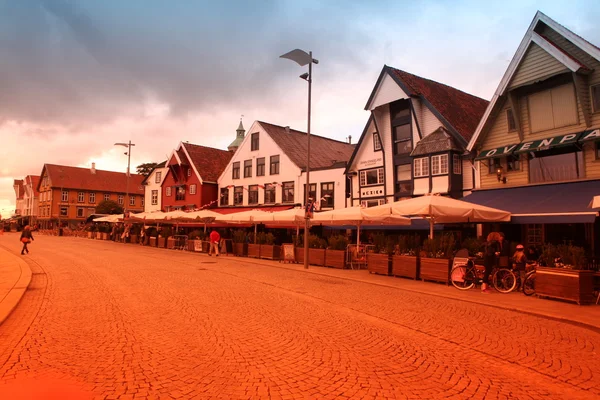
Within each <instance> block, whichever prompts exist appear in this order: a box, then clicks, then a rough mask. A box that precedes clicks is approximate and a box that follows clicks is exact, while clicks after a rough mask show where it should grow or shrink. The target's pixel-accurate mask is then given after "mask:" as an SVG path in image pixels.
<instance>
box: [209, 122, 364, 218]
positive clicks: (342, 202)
mask: <svg viewBox="0 0 600 400" xmlns="http://www.w3.org/2000/svg"><path fill="white" fill-rule="evenodd" d="M248 132H249V133H248V134H247V135H246V136H245V137H244V140H243V141H242V142H241V144H240V145H239V147H238V148H237V150H236V152H235V154H234V156H233V158H232V159H231V161H230V162H229V164H228V165H227V167H226V168H225V169H224V171H223V173H222V174H221V176H220V177H219V206H220V207H237V208H241V207H252V208H255V207H265V206H266V207H273V206H276V207H281V208H291V207H294V206H299V205H303V204H304V198H305V183H306V175H305V174H306V165H307V160H306V154H307V137H306V133H305V132H301V131H297V130H294V129H290V128H289V127H283V126H278V125H274V124H269V123H266V122H262V121H255V122H254V123H253V124H252V126H251V128H250V129H249V130H248ZM310 140H311V153H310V155H311V157H310V176H309V177H310V187H309V197H310V198H312V199H313V201H314V202H315V204H316V208H317V209H320V210H331V209H337V208H344V207H346V206H347V204H346V177H345V175H344V170H345V167H346V162H347V161H348V159H349V158H350V156H351V154H352V152H353V150H354V146H353V145H351V144H348V143H345V142H340V141H336V140H332V139H328V138H325V137H321V136H317V135H313V134H311V138H310Z"/></svg>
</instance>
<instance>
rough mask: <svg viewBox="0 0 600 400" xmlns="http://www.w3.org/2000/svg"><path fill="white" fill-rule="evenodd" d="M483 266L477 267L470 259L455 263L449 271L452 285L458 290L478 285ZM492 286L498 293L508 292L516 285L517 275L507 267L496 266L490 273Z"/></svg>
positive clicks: (481, 278) (480, 281)
mask: <svg viewBox="0 0 600 400" xmlns="http://www.w3.org/2000/svg"><path fill="white" fill-rule="evenodd" d="M483 273H484V270H483V268H477V266H476V265H475V263H473V261H472V260H468V261H467V262H466V263H463V264H458V265H455V266H454V267H453V268H452V270H451V271H450V281H451V282H452V286H454V287H455V288H457V289H460V290H468V289H471V288H472V287H473V286H477V285H480V284H481V283H482V281H483ZM490 278H491V282H492V286H493V287H494V289H496V290H497V291H498V292H500V293H510V292H512V291H513V290H514V289H515V287H516V286H517V277H516V276H515V274H514V273H513V272H512V271H511V270H510V269H508V268H497V267H495V268H494V269H493V270H492V273H491V275H490Z"/></svg>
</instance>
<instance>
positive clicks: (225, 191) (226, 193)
mask: <svg viewBox="0 0 600 400" xmlns="http://www.w3.org/2000/svg"><path fill="white" fill-rule="evenodd" d="M219 199H220V202H221V205H222V206H228V205H229V188H228V187H223V188H221V190H220V193H219ZM223 199H225V200H223Z"/></svg>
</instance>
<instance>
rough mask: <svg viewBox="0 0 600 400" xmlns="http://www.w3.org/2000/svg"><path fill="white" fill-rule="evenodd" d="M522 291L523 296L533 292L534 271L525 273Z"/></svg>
mask: <svg viewBox="0 0 600 400" xmlns="http://www.w3.org/2000/svg"><path fill="white" fill-rule="evenodd" d="M523 293H524V294H525V296H531V295H532V294H535V271H532V272H530V273H528V274H527V276H526V277H525V282H523Z"/></svg>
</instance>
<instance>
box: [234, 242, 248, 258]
mask: <svg viewBox="0 0 600 400" xmlns="http://www.w3.org/2000/svg"><path fill="white" fill-rule="evenodd" d="M233 254H234V255H236V256H238V257H247V256H248V243H234V244H233Z"/></svg>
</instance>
